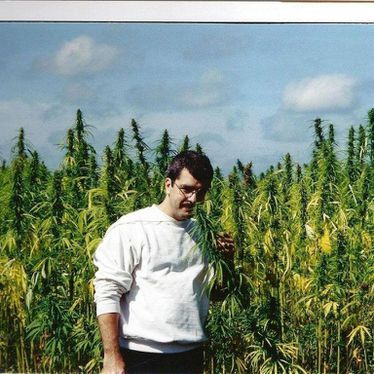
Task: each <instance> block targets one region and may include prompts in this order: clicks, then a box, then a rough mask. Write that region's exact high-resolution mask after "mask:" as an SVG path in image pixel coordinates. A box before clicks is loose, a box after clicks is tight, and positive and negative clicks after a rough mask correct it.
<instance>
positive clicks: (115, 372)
mask: <svg viewBox="0 0 374 374" xmlns="http://www.w3.org/2000/svg"><path fill="white" fill-rule="evenodd" d="M100 374H126V370H125V362H124V361H123V358H122V355H121V353H114V354H105V353H104V365H103V369H102V370H101V372H100Z"/></svg>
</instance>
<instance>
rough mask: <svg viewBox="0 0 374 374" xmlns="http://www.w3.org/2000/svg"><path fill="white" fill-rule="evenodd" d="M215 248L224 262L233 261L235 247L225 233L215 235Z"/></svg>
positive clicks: (228, 235)
mask: <svg viewBox="0 0 374 374" xmlns="http://www.w3.org/2000/svg"><path fill="white" fill-rule="evenodd" d="M217 248H218V250H219V251H220V252H221V253H222V254H223V257H224V259H225V260H228V261H234V252H235V245H234V240H233V238H232V237H231V235H230V234H229V233H227V232H225V233H223V232H220V233H219V234H217Z"/></svg>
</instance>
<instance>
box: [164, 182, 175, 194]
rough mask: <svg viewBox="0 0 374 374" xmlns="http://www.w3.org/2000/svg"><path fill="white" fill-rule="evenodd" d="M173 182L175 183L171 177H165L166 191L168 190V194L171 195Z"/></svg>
mask: <svg viewBox="0 0 374 374" xmlns="http://www.w3.org/2000/svg"><path fill="white" fill-rule="evenodd" d="M172 184H173V182H172V181H171V179H170V178H166V179H165V192H166V194H167V195H169V193H170V190H171V188H172V187H173V186H172Z"/></svg>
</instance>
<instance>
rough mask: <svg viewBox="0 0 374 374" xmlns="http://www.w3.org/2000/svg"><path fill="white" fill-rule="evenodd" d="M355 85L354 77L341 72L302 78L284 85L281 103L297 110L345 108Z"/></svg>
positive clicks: (352, 95) (348, 103) (349, 103)
mask: <svg viewBox="0 0 374 374" xmlns="http://www.w3.org/2000/svg"><path fill="white" fill-rule="evenodd" d="M355 85H356V80H355V79H353V78H352V77H349V76H347V75H342V74H332V75H320V76H318V77H315V78H307V79H303V80H301V81H299V82H293V83H290V84H289V85H288V86H287V87H286V89H285V90H284V93H283V104H284V106H285V107H286V108H289V109H291V110H294V111H297V112H309V111H318V110H321V111H322V110H324V111H334V110H341V109H346V108H349V107H350V106H351V105H352V104H353V101H354V93H353V88H354V87H355Z"/></svg>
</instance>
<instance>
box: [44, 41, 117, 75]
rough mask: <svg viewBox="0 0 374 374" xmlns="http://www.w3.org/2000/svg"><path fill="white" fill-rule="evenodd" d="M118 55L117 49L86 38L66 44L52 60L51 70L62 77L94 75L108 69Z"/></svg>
mask: <svg viewBox="0 0 374 374" xmlns="http://www.w3.org/2000/svg"><path fill="white" fill-rule="evenodd" d="M117 55H118V49H117V48H116V47H114V46H111V45H108V44H100V43H96V42H95V41H94V40H93V39H92V38H89V37H88V36H84V35H82V36H79V37H77V38H75V39H73V40H70V41H68V42H66V43H65V44H64V45H63V46H62V47H61V48H60V50H59V51H58V52H57V53H56V55H55V56H54V58H53V60H52V63H51V65H52V68H54V70H55V71H56V72H57V73H59V74H62V75H76V74H79V73H94V72H97V71H100V70H104V69H106V68H108V67H109V66H110V65H111V64H112V63H113V61H114V59H115V58H116V56H117Z"/></svg>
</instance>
